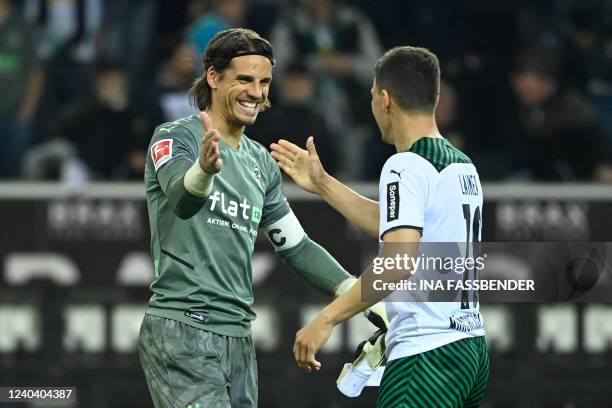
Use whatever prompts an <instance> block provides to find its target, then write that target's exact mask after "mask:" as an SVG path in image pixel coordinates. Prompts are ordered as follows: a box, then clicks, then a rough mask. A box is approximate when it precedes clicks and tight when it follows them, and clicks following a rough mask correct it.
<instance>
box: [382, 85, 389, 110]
mask: <svg viewBox="0 0 612 408" xmlns="http://www.w3.org/2000/svg"><path fill="white" fill-rule="evenodd" d="M382 103H383V106H382V107H383V110H384V111H385V112H389V108H390V107H391V96H390V95H389V92H387V90H386V89H383V90H382Z"/></svg>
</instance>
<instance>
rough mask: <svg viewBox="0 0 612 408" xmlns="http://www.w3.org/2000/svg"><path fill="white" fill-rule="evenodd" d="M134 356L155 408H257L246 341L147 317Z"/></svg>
mask: <svg viewBox="0 0 612 408" xmlns="http://www.w3.org/2000/svg"><path fill="white" fill-rule="evenodd" d="M139 353H140V363H141V365H142V368H143V370H144V373H145V377H146V379H147V385H148V386H149V392H150V393H151V398H152V399H153V405H154V406H155V407H156V408H209V407H211V408H212V407H215V408H230V407H231V408H236V407H238V408H253V407H256V406H257V362H256V361H255V348H254V346H253V342H252V340H251V337H227V336H220V335H217V334H214V333H211V332H208V331H204V330H200V329H196V328H195V327H191V326H188V325H186V324H183V323H180V322H177V321H175V320H170V319H165V318H161V317H156V316H151V315H148V314H147V315H145V318H144V320H143V322H142V326H141V328H140V337H139Z"/></svg>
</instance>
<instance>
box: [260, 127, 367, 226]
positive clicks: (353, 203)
mask: <svg viewBox="0 0 612 408" xmlns="http://www.w3.org/2000/svg"><path fill="white" fill-rule="evenodd" d="M270 148H271V150H272V157H274V159H276V161H277V162H278V165H279V167H280V168H281V169H282V170H283V171H284V172H285V173H287V174H288V175H289V176H290V177H291V178H292V179H293V180H294V181H295V182H296V183H297V185H299V186H300V187H301V188H303V189H304V190H306V191H308V192H310V193H313V194H317V195H319V196H320V197H321V198H323V199H324V200H325V201H326V202H327V203H328V204H329V205H331V206H332V207H333V208H335V209H336V211H338V212H339V213H340V214H342V215H343V216H344V217H345V218H346V219H348V220H349V221H350V222H351V223H353V224H355V225H356V226H357V227H359V228H360V229H361V230H363V231H364V232H366V233H367V234H369V235H372V236H375V237H377V236H378V224H379V218H378V217H379V211H378V202H376V201H374V200H370V199H369V198H366V197H364V196H362V195H361V194H359V193H357V192H355V191H353V190H351V189H350V188H348V187H347V186H345V185H344V184H342V183H341V182H339V181H338V180H336V179H335V178H334V177H332V176H330V175H329V174H327V172H326V171H325V169H324V168H323V165H322V164H321V161H320V160H319V155H318V154H317V150H316V147H315V144H314V138H313V137H312V136H311V137H309V138H308V141H307V142H306V148H307V149H308V150H304V149H301V148H299V147H298V146H296V145H295V144H293V143H291V142H288V141H286V140H282V139H281V140H279V141H278V143H273V144H272V145H271V146H270Z"/></svg>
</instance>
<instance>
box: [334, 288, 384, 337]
mask: <svg viewBox="0 0 612 408" xmlns="http://www.w3.org/2000/svg"><path fill="white" fill-rule="evenodd" d="M355 283H357V278H355V277H353V276H351V277H350V278H347V279H345V280H344V281H343V282H342V283H341V284H340V285H339V286H338V289H336V293H335V296H336V297H340V296H342V294H343V293H344V292H346V291H347V290H349V289H350V288H351V287H352V286H353V285H354V284H355ZM363 315H364V316H365V317H366V319H368V320H369V321H370V323H372V324H373V325H374V326H376V327H377V328H378V329H380V330H382V331H383V332H386V331H387V329H388V328H389V319H388V318H387V307H386V306H385V303H384V302H378V303H376V304H375V305H373V306H370V307H369V308H367V309H366V310H364V312H363Z"/></svg>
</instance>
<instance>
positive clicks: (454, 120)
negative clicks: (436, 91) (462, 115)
mask: <svg viewBox="0 0 612 408" xmlns="http://www.w3.org/2000/svg"><path fill="white" fill-rule="evenodd" d="M458 98H459V97H458V95H457V90H456V89H455V87H453V85H452V84H451V83H449V82H447V81H444V80H442V81H440V99H439V100H438V106H437V107H436V124H437V125H438V129H439V130H440V133H441V134H442V136H444V137H445V138H446V139H448V140H449V141H450V142H451V143H452V144H453V145H455V146H457V147H458V148H459V149H461V150H465V149H466V142H465V140H464V135H463V132H462V130H461V127H460V123H459V112H458V104H459V101H458Z"/></svg>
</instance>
